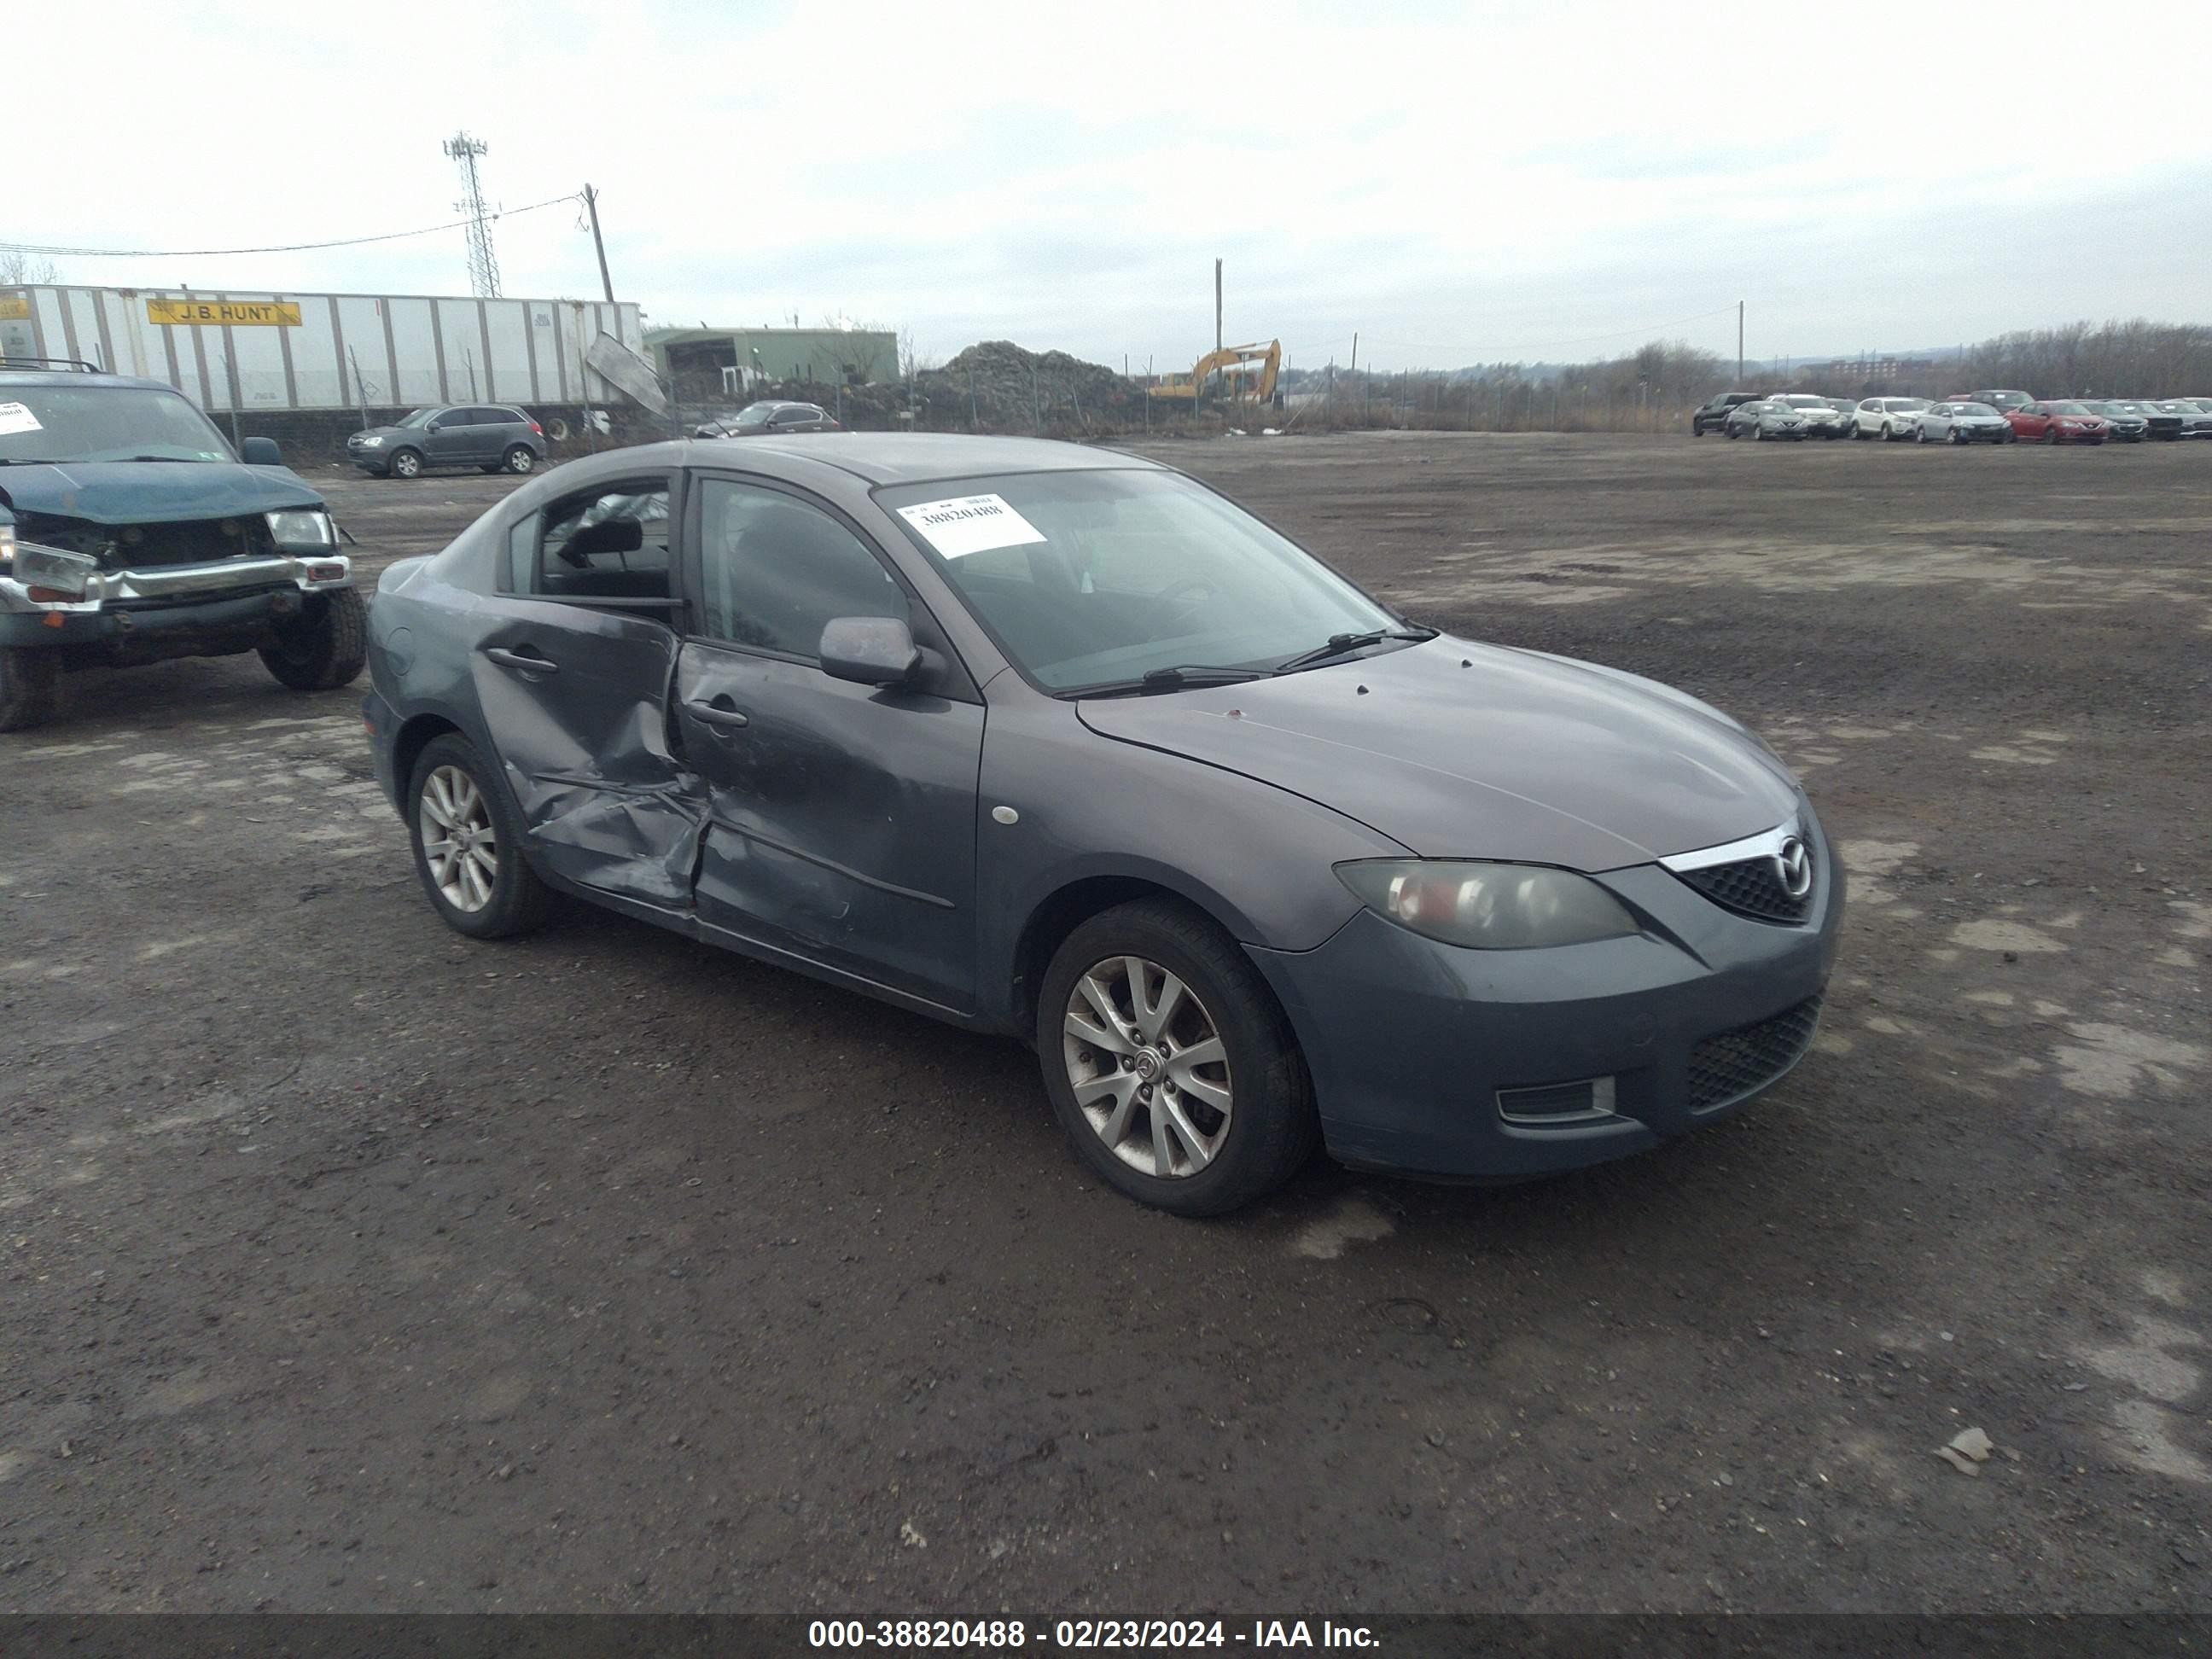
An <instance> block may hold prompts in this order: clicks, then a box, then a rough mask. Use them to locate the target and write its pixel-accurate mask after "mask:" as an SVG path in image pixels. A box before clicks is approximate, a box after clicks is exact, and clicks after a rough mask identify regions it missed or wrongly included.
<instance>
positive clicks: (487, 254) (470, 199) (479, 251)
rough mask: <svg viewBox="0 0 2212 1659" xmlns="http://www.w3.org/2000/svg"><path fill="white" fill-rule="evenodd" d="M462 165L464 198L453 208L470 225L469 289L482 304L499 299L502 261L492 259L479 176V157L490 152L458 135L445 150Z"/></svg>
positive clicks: (463, 134) (476, 140)
mask: <svg viewBox="0 0 2212 1659" xmlns="http://www.w3.org/2000/svg"><path fill="white" fill-rule="evenodd" d="M442 148H443V149H444V150H445V152H446V154H447V155H450V156H451V157H453V160H454V161H457V162H459V164H460V169H461V186H462V191H463V195H462V197H461V199H460V200H459V201H458V202H456V203H454V204H453V210H454V211H455V212H457V213H460V214H463V215H465V216H467V219H468V223H469V289H470V291H471V293H473V294H474V295H476V296H477V298H478V299H479V300H496V299H497V298H499V261H498V260H497V259H495V258H493V257H492V251H491V215H490V214H489V212H487V211H486V210H485V208H484V199H483V180H482V179H479V178H478V177H477V156H479V155H484V154H486V153H487V152H488V151H489V149H491V146H490V145H489V144H487V143H484V142H483V140H482V139H481V138H471V137H469V135H468V134H467V132H465V131H462V132H457V133H455V134H454V135H453V137H450V138H448V139H447V140H446V142H445V143H444V145H443V146H442Z"/></svg>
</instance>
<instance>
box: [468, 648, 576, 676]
mask: <svg viewBox="0 0 2212 1659" xmlns="http://www.w3.org/2000/svg"><path fill="white" fill-rule="evenodd" d="M483 653H484V655H486V656H487V657H489V658H490V659H492V660H493V661H494V662H495V663H497V664H498V665H500V666H501V668H513V669H519V670H520V671H522V672H523V673H526V674H557V673H559V672H560V671H561V665H560V664H559V663H557V662H555V661H554V660H553V659H551V658H550V657H541V656H539V655H538V653H535V652H532V651H509V650H507V649H506V648H505V647H502V646H496V645H488V646H486V647H484V648H483Z"/></svg>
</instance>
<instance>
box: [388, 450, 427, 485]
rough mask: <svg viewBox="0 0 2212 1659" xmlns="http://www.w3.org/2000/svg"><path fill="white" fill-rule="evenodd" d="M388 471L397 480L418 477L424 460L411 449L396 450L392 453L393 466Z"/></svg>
mask: <svg viewBox="0 0 2212 1659" xmlns="http://www.w3.org/2000/svg"><path fill="white" fill-rule="evenodd" d="M386 470H387V471H390V473H391V474H392V477H395V478H412V477H419V476H420V475H421V473H422V456H420V455H419V454H417V453H416V452H415V451H413V450H411V449H395V450H393V451H392V464H391V465H390V467H389V468H387V469H386Z"/></svg>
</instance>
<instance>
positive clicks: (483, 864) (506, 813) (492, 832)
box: [407, 732, 546, 939]
mask: <svg viewBox="0 0 2212 1659" xmlns="http://www.w3.org/2000/svg"><path fill="white" fill-rule="evenodd" d="M407 834H408V838H409V840H410V842H413V844H414V848H415V872H416V874H417V875H418V876H420V877H421V878H422V890H423V891H425V892H426V893H428V895H429V896H430V904H431V908H434V909H435V910H436V911H437V913H438V914H439V915H441V916H442V917H443V918H444V919H445V921H446V925H447V927H451V928H453V930H454V931H455V932H457V933H466V934H467V935H469V937H470V938H471V939H505V938H508V937H510V936H511V935H513V934H516V933H528V932H529V931H530V930H531V929H532V928H534V927H537V926H538V923H539V922H540V921H543V920H544V915H545V901H546V890H545V884H544V883H543V882H541V881H539V880H538V872H536V871H534V870H532V868H531V867H530V866H529V864H528V863H527V862H526V860H524V858H523V856H522V836H521V826H520V824H518V823H516V822H515V821H514V817H513V812H512V811H510V810H509V808H508V806H507V798H506V796H505V795H503V794H501V793H500V791H499V789H498V787H497V786H496V785H495V783H494V782H493V781H492V780H491V776H490V774H489V770H488V769H487V768H486V767H485V765H484V763H483V759H482V757H480V756H478V754H477V751H476V749H475V748H474V746H473V745H471V744H470V743H469V742H468V740H467V739H466V738H462V737H460V736H459V735H457V734H455V733H453V732H447V734H446V735H445V736H443V737H440V738H432V739H431V740H430V742H429V743H428V744H425V745H424V747H423V750H422V755H421V757H419V758H418V759H417V760H416V763H415V775H414V777H413V779H412V780H411V781H410V784H409V786H408V790H407Z"/></svg>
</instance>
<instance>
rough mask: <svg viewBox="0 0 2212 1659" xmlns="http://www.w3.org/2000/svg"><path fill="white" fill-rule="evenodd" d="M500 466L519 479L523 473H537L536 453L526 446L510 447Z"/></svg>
mask: <svg viewBox="0 0 2212 1659" xmlns="http://www.w3.org/2000/svg"><path fill="white" fill-rule="evenodd" d="M500 465H501V466H503V467H505V468H506V469H507V471H509V472H512V473H513V474H514V475H515V476H516V477H521V476H522V475H523V474H525V473H527V472H533V471H537V468H538V452H537V451H536V450H534V449H532V448H531V447H530V446H529V445H528V444H513V445H510V446H509V447H508V448H507V458H506V459H504V460H502V461H501V463H500Z"/></svg>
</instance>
